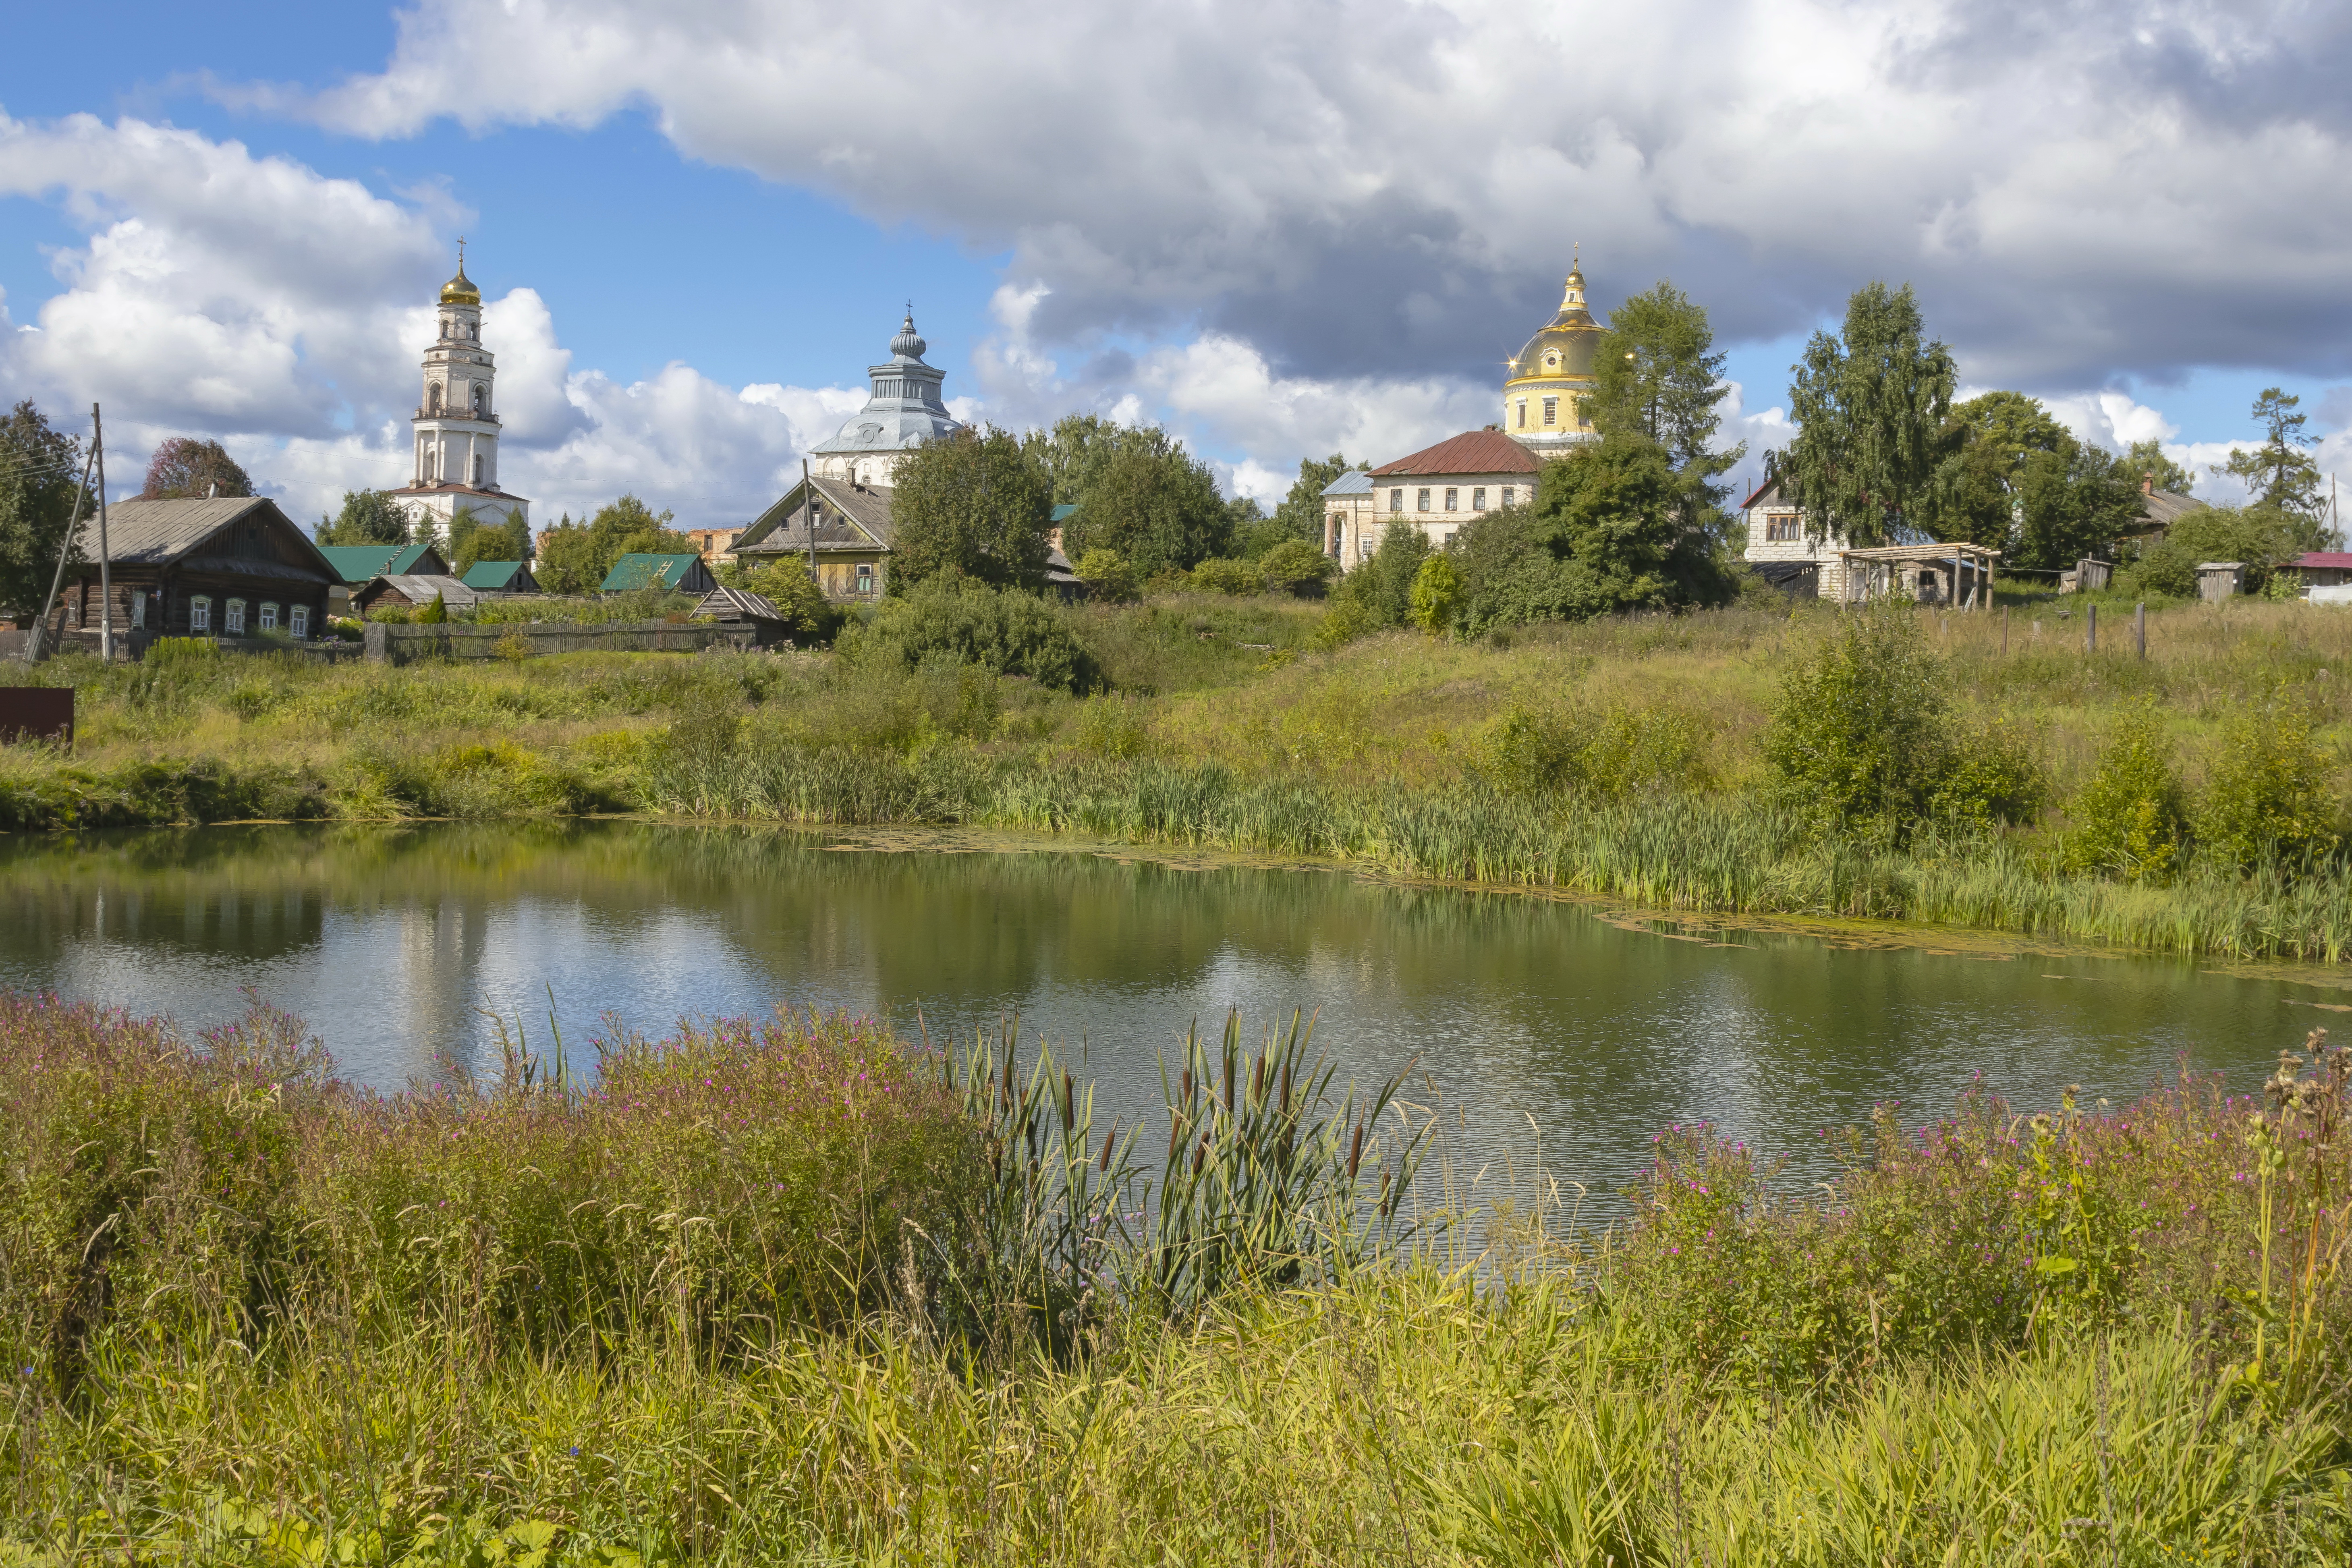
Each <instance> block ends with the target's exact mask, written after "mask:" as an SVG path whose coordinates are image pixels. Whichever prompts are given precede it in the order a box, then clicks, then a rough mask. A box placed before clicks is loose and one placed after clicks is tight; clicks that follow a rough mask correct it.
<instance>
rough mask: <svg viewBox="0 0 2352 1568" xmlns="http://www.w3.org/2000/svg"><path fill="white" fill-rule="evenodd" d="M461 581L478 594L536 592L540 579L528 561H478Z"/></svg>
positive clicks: (469, 568)
mask: <svg viewBox="0 0 2352 1568" xmlns="http://www.w3.org/2000/svg"><path fill="white" fill-rule="evenodd" d="M458 581H459V582H461V583H463V584H466V586H467V587H468V588H471V589H472V590H473V591H474V592H475V593H477V594H536V593H538V592H539V591H540V589H539V579H538V578H536V577H534V576H532V575H531V574H530V562H528V561H477V562H475V563H473V564H472V565H471V566H468V567H467V568H466V574H465V575H464V576H463V577H461V578H459V579H458Z"/></svg>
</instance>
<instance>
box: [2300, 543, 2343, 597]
mask: <svg viewBox="0 0 2352 1568" xmlns="http://www.w3.org/2000/svg"><path fill="white" fill-rule="evenodd" d="M2294 570H2295V572H2296V574H2297V575H2299V576H2301V577H2302V578H2303V581H2304V585H2305V587H2309V588H2338V587H2342V586H2343V585H2344V584H2347V583H2352V551H2343V550H2313V551H2308V552H2305V553H2304V554H2303V555H2301V556H2299V557H2297V558H2296V561H2295V563H2294Z"/></svg>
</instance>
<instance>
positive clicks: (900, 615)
mask: <svg viewBox="0 0 2352 1568" xmlns="http://www.w3.org/2000/svg"><path fill="white" fill-rule="evenodd" d="M900 471H901V472H904V470H903V469H902V470H900ZM892 575H893V577H894V578H895V577H896V575H897V574H896V573H893V574H892ZM841 646H842V647H843V649H844V651H845V653H846V654H847V655H848V656H849V658H851V660H852V661H853V662H856V661H857V660H860V659H881V660H885V661H887V662H892V663H897V664H900V665H904V666H915V665H921V664H936V663H950V664H954V663H961V664H969V665H977V666H979V667H981V668H985V669H991V670H994V671H995V672H996V673H998V674H1000V675H1020V676H1026V677H1028V678H1029V679H1032V680H1034V681H1035V682H1037V684H1038V685H1040V686H1051V687H1055V688H1057V689H1061V690H1065V691H1069V692H1072V693H1074V694H1076V695H1079V696H1084V695H1085V694H1086V693H1087V692H1088V691H1091V690H1093V689H1096V688H1097V686H1099V685H1101V683H1102V672H1101V668H1100V667H1099V666H1097V664H1096V662H1095V660H1094V658H1093V656H1092V655H1091V654H1089V653H1087V650H1086V648H1085V647H1084V646H1083V645H1081V644H1080V643H1079V641H1078V639H1077V637H1076V635H1074V634H1073V633H1072V632H1071V630H1070V628H1069V626H1068V625H1067V624H1066V623H1065V621H1064V620H1063V618H1062V616H1061V615H1060V613H1059V612H1058V611H1057V609H1056V608H1055V606H1054V605H1049V604H1047V603H1046V602H1045V600H1044V599H1042V598H1040V597H1038V596H1037V595H1034V594H1029V593H1024V592H1022V591H1021V590H1019V589H999V588H992V587H990V586H989V585H988V584H985V583H977V582H974V581H972V580H971V578H968V577H965V576H962V575H961V574H957V573H953V572H943V573H940V574H937V575H935V576H931V577H928V578H925V579H923V580H922V581H920V582H918V583H916V584H914V585H913V586H912V587H910V588H909V589H908V590H907V591H906V592H905V593H904V594H902V595H894V596H893V597H890V598H887V599H885V600H884V601H883V602H882V604H881V605H878V606H877V608H876V610H875V613H874V617H873V619H871V620H870V621H867V622H866V623H865V624H864V625H863V626H855V627H852V628H851V629H849V630H848V631H845V632H844V633H843V634H842V638H841Z"/></svg>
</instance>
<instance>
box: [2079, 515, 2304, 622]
mask: <svg viewBox="0 0 2352 1568" xmlns="http://www.w3.org/2000/svg"><path fill="white" fill-rule="evenodd" d="M2296 553H2297V552H2296V549H2295V546H2294V541H2293V539H2292V537H2291V535H2290V532H2289V524H2288V521H2287V520H2286V519H2285V518H2284V517H2282V516H2281V515H2280V514H2278V513H2277V512H2274V511H2263V510H2258V509H2242V508H2239V507H2233V506H2210V507H2200V508H2199V509H2198V510H2195V511H2191V512H2187V513H2184V514H2183V515H2182V516H2181V517H2180V518H2179V521H2176V522H2174V523H2173V524H2172V526H2171V527H2170V528H2168V529H2167V530H2165V534H2164V537H2163V538H2162V539H2161V540H2158V541H2157V542H2155V543H2153V544H2149V545H2146V546H2144V547H2143V548H2142V549H2141V551H2140V552H2139V558H2138V559H2137V561H2135V562H2133V563H2130V564H2128V565H2126V566H2125V567H2123V568H2122V569H2121V570H2119V571H2117V572H2116V577H2115V587H2116V592H2117V593H2118V594H2132V595H2145V596H2148V597H2154V596H2156V595H2164V596H2167V597H2170V598H2176V599H2193V598H2195V597H2196V596H2197V567H2198V563H2200V562H2205V561H2242V562H2244V563H2246V591H2247V592H2248V593H2249V594H2256V595H2259V594H2261V593H2263V590H2264V589H2265V588H2267V587H2268V586H2269V584H2270V582H2271V578H2272V574H2273V570H2274V569H2275V568H2276V566H2277V565H2278V563H2281V562H2284V561H2291V560H2293V559H2294V556H2295V554H2296Z"/></svg>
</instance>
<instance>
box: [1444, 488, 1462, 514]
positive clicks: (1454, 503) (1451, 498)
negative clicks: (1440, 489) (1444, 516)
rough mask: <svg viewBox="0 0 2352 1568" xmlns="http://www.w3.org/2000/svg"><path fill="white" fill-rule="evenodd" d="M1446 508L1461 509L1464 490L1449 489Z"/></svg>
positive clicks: (1446, 495) (1446, 493) (1449, 509)
mask: <svg viewBox="0 0 2352 1568" xmlns="http://www.w3.org/2000/svg"><path fill="white" fill-rule="evenodd" d="M1445 510H1448V511H1460V510H1462V492H1461V491H1460V490H1447V491H1446V492H1445Z"/></svg>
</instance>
